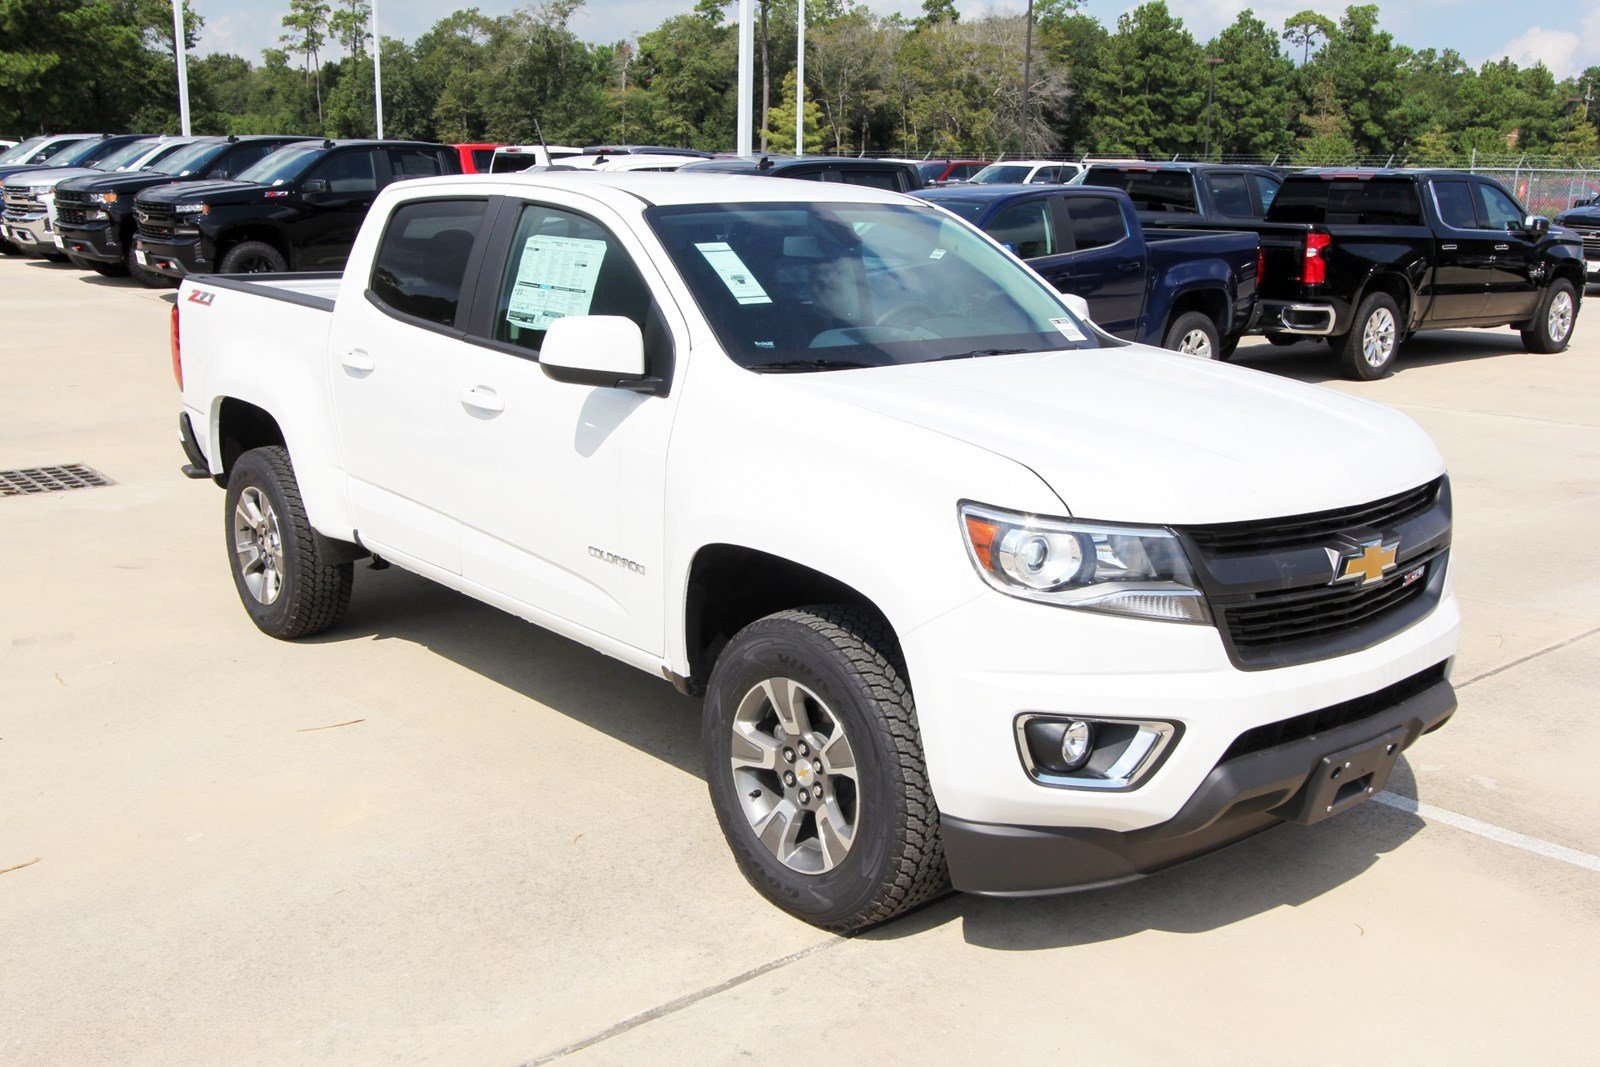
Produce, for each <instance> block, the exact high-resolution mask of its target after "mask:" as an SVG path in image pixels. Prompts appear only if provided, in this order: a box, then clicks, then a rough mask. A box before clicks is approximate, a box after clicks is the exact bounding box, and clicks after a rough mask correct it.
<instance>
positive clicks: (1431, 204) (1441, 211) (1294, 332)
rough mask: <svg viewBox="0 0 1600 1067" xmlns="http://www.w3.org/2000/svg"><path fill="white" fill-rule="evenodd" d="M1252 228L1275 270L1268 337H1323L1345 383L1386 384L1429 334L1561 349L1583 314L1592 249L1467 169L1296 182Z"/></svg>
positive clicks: (1266, 285) (1266, 311)
mask: <svg viewBox="0 0 1600 1067" xmlns="http://www.w3.org/2000/svg"><path fill="white" fill-rule="evenodd" d="M1249 228H1250V229H1252V230H1255V231H1257V232H1259V233H1260V234H1261V247H1262V253H1263V255H1264V257H1265V259H1266V267H1265V273H1264V275H1263V277H1262V282H1261V296H1262V301H1261V304H1262V311H1261V316H1260V328H1261V329H1262V330H1263V331H1264V332H1265V333H1266V335H1267V339H1268V340H1270V341H1272V342H1274V343H1275V344H1285V343H1293V342H1294V341H1296V340H1299V339H1301V338H1303V337H1321V338H1325V339H1326V340H1327V341H1328V343H1329V344H1330V345H1331V346H1332V347H1333V351H1334V353H1335V355H1336V356H1337V357H1338V359H1339V362H1340V363H1341V365H1342V366H1343V367H1344V370H1345V372H1346V374H1348V375H1349V376H1350V377H1352V378H1357V379H1373V378H1382V377H1384V376H1386V375H1388V374H1389V373H1391V372H1392V371H1393V370H1394V363H1395V359H1396V357H1397V356H1398V354H1399V351H1400V346H1401V344H1402V343H1404V341H1405V339H1406V337H1408V336H1410V335H1411V334H1414V333H1417V332H1418V331H1420V330H1438V329H1460V328H1463V327H1495V326H1514V327H1516V328H1517V329H1519V330H1521V332H1522V343H1523V347H1525V348H1526V349H1527V350H1528V351H1530V352H1538V353H1545V354H1549V353H1555V352H1560V351H1563V350H1564V349H1565V348H1566V347H1567V345H1568V344H1569V343H1570V342H1571V340H1572V330H1573V327H1574V326H1575V325H1576V324H1577V318H1578V311H1579V309H1580V308H1581V306H1582V300H1583V291H1584V278H1585V274H1586V267H1585V264H1584V258H1583V257H1584V254H1583V242H1582V240H1581V239H1580V238H1579V236H1578V235H1577V234H1576V233H1574V232H1572V231H1571V230H1566V229H1555V230H1552V229H1551V227H1550V221H1549V220H1548V219H1545V218H1541V217H1539V216H1536V215H1529V214H1528V213H1527V212H1526V211H1525V210H1524V209H1523V207H1522V205H1521V204H1519V203H1517V202H1516V201H1515V200H1514V199H1512V197H1511V194H1510V193H1508V192H1506V191H1505V189H1504V188H1502V187H1501V185H1500V183H1499V182H1496V181H1494V180H1493V179H1492V178H1486V177H1484V176H1482V175H1477V174H1464V173H1462V172H1460V171H1449V170H1444V171H1409V170H1405V171H1402V170H1390V171H1385V170H1357V171H1325V172H1315V173H1309V174H1296V175H1293V176H1291V177H1290V178H1289V179H1288V180H1287V181H1285V182H1284V184H1283V189H1282V190H1281V191H1280V192H1279V193H1278V197H1277V199H1276V200H1275V201H1273V204H1272V207H1271V209H1270V210H1269V211H1268V212H1267V218H1266V221H1265V222H1263V223H1255V224H1252V225H1251V226H1250V227H1249Z"/></svg>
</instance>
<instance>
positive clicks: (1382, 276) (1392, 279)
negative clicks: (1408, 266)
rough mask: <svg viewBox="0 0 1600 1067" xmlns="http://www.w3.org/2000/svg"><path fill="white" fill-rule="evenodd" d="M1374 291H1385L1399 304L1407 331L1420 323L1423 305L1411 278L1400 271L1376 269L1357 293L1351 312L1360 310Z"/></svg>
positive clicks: (1385, 293) (1352, 325)
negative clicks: (1418, 298) (1419, 315)
mask: <svg viewBox="0 0 1600 1067" xmlns="http://www.w3.org/2000/svg"><path fill="white" fill-rule="evenodd" d="M1373 293H1383V294H1384V295H1386V296H1388V297H1389V298H1390V299H1392V300H1393V301H1394V302H1395V303H1396V304H1398V305H1399V307H1400V321H1401V322H1403V323H1405V328H1406V332H1407V333H1410V332H1411V331H1412V330H1414V329H1415V328H1416V326H1417V325H1418V324H1417V321H1416V319H1417V315H1418V309H1419V308H1420V306H1421V305H1420V303H1419V302H1418V300H1417V293H1416V289H1415V288H1413V286H1412V284H1411V279H1410V278H1408V277H1407V276H1406V275H1404V274H1401V273H1400V272H1398V271H1392V270H1378V271H1374V272H1373V274H1372V275H1371V276H1370V277H1369V278H1368V279H1367V281H1366V284H1365V285H1363V286H1362V287H1361V292H1360V293H1359V294H1357V296H1356V298H1355V300H1354V301H1353V302H1352V303H1351V305H1350V308H1351V313H1352V314H1354V313H1355V311H1357V310H1359V309H1360V307H1361V305H1362V303H1363V302H1364V301H1365V300H1366V299H1367V297H1369V296H1371V295H1372V294H1373ZM1351 328H1352V329H1354V323H1352V324H1351Z"/></svg>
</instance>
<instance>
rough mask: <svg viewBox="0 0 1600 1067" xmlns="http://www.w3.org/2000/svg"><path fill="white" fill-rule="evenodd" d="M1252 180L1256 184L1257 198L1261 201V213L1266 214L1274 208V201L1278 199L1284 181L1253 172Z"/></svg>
mask: <svg viewBox="0 0 1600 1067" xmlns="http://www.w3.org/2000/svg"><path fill="white" fill-rule="evenodd" d="M1250 181H1251V182H1253V183H1254V184H1255V187H1256V198H1257V199H1258V200H1260V201H1261V214H1262V215H1265V214H1266V213H1267V212H1268V211H1271V210H1272V202H1273V201H1274V200H1276V199H1278V187H1279V186H1280V185H1281V184H1282V183H1281V182H1278V181H1274V180H1273V179H1271V178H1269V177H1267V176H1266V175H1265V174H1252V175H1250Z"/></svg>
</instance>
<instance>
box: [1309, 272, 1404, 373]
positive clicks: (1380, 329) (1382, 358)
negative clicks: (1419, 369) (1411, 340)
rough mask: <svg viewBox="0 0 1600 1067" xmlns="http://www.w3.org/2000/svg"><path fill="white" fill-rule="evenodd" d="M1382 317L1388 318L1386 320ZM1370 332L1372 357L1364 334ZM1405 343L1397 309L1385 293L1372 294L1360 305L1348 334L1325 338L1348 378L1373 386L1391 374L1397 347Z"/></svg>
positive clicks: (1398, 352) (1392, 299) (1398, 308)
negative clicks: (1371, 383)
mask: <svg viewBox="0 0 1600 1067" xmlns="http://www.w3.org/2000/svg"><path fill="white" fill-rule="evenodd" d="M1384 316H1387V318H1385V317H1384ZM1369 326H1370V327H1371V328H1372V330H1373V338H1372V342H1373V345H1372V347H1373V354H1372V355H1370V356H1369V355H1368V354H1367V330H1368V327H1369ZM1404 339H1405V333H1404V327H1403V326H1402V325H1401V322H1400V305H1399V304H1396V303H1395V302H1394V297H1392V296H1390V295H1389V294H1388V293H1373V294H1371V295H1370V296H1368V297H1367V298H1366V299H1365V300H1363V301H1361V306H1360V307H1358V308H1356V313H1355V317H1354V319H1353V320H1352V321H1351V323H1350V332H1349V333H1347V334H1345V335H1344V336H1342V337H1330V338H1328V344H1329V345H1330V346H1332V348H1333V351H1334V354H1335V355H1337V356H1338V357H1339V364H1340V366H1342V367H1343V368H1344V372H1345V374H1346V375H1347V376H1348V377H1351V378H1354V379H1356V380H1357V381H1363V382H1373V381H1377V380H1378V379H1379V378H1387V377H1388V376H1389V375H1391V374H1393V373H1394V363H1395V359H1396V358H1397V357H1398V356H1399V354H1400V343H1401V341H1403V340H1404Z"/></svg>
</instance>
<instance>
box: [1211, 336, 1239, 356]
mask: <svg viewBox="0 0 1600 1067" xmlns="http://www.w3.org/2000/svg"><path fill="white" fill-rule="evenodd" d="M1239 340H1240V338H1239V335H1238V334H1232V335H1230V336H1228V337H1224V338H1223V339H1222V345H1221V347H1219V348H1218V349H1217V358H1218V359H1220V360H1223V361H1224V362H1226V361H1227V360H1230V359H1232V358H1233V354H1234V353H1235V352H1237V351H1239Z"/></svg>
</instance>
